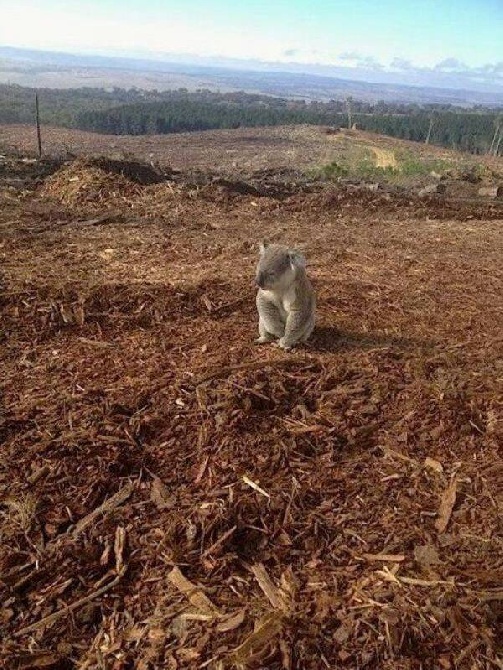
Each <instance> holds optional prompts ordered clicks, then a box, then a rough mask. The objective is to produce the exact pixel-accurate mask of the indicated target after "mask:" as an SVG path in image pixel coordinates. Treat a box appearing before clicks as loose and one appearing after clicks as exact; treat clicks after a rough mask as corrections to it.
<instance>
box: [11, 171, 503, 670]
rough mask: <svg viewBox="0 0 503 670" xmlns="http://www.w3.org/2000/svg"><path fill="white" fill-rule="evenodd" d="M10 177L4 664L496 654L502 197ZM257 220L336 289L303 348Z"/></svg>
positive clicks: (468, 662)
mask: <svg viewBox="0 0 503 670" xmlns="http://www.w3.org/2000/svg"><path fill="white" fill-rule="evenodd" d="M0 197H1V207H0V225H1V229H0V234H1V242H0V244H1V247H0V253H1V254H2V272H3V276H2V296H1V309H2V323H3V333H2V339H3V342H2V354H1V355H2V366H3V370H4V374H3V378H2V380H1V389H2V395H3V410H2V415H1V416H0V430H1V438H2V449H1V452H0V495H1V497H0V515H1V516H0V523H1V525H0V534H1V537H0V539H1V542H0V587H1V588H2V602H3V609H2V612H1V614H0V625H1V628H2V635H1V640H2V641H1V643H0V659H2V660H3V661H4V663H5V664H6V667H12V668H29V667H52V668H114V670H116V669H122V668H124V669H126V668H139V669H140V670H146V669H148V668H161V667H162V668H205V667H209V668H215V669H217V668H224V667H249V668H270V669H272V670H274V669H275V668H284V669H288V668H291V669H292V670H293V669H296V668H313V669H314V668H316V669H318V668H323V667H328V668H333V667H341V668H351V669H353V668H385V669H389V670H391V669H393V670H399V669H400V670H402V669H404V670H405V669H416V668H417V669H419V668H431V669H433V668H435V669H436V668H446V669H449V668H467V669H468V668H470V670H474V669H478V668H481V669H482V668H498V667H501V665H502V656H501V655H502V651H503V649H502V645H501V640H502V639H503V634H502V633H503V628H502V621H503V619H502V614H503V611H502V608H501V602H502V597H503V594H502V590H501V587H502V577H503V558H502V557H503V551H502V549H503V547H502V545H503V540H502V532H501V531H502V528H501V504H502V501H503V488H502V482H503V459H502V454H501V439H502V423H501V411H502V402H503V391H502V378H503V367H502V361H503V357H502V354H503V339H502V325H503V304H502V298H501V296H502V293H503V291H502V289H503V287H502V274H503V273H502V267H501V258H502V255H503V254H502V252H503V249H502V247H503V240H502V234H501V225H502V217H501V209H500V208H499V207H498V206H497V205H496V204H481V203H478V204H477V203H475V204H468V203H453V202H451V203H449V202H447V201H445V200H443V199H441V198H431V199H426V200H419V199H417V198H415V197H414V196H412V195H410V196H407V197H404V196H402V195H393V194H389V193H384V194H382V193H373V192H370V191H365V190H352V189H351V188H350V187H349V186H347V185H339V186H330V187H320V188H315V189H312V190H308V191H307V192H304V193H302V192H298V193H295V192H294V193H285V194H283V195H282V196H281V197H261V196H260V195H259V196H257V195H256V194H255V195H254V194H249V193H248V194H246V193H245V194H239V193H236V192H235V191H233V190H232V188H227V187H225V186H222V185H220V186H219V185H208V186H203V187H201V188H197V189H196V188H193V187H192V186H190V187H189V186H188V185H184V183H183V182H179V183H173V182H168V183H161V184H153V185H151V186H141V185H138V184H137V183H133V182H131V181H130V180H128V179H126V178H125V177H121V176H120V175H115V174H111V173H107V172H102V171H100V170H99V169H96V168H93V167H92V166H90V165H88V164H87V165H86V164H85V163H79V162H77V163H75V164H72V165H69V166H66V167H64V168H63V169H62V170H60V171H59V172H55V173H54V174H53V175H52V176H49V177H45V178H44V181H43V183H41V184H40V185H39V186H38V188H37V189H36V190H35V191H34V192H32V191H27V190H24V191H19V190H16V189H14V188H13V187H12V186H11V187H9V188H3V189H2V190H1V194H0ZM262 237H266V238H268V239H276V240H285V241H290V242H292V243H294V244H296V245H298V246H299V247H300V248H302V249H303V250H304V251H305V252H306V253H307V256H308V260H309V272H310V275H311V277H312V278H313V282H314V285H315V288H316V291H317V295H318V303H319V316H318V325H317V329H316V331H315V335H314V337H313V339H312V341H311V342H310V344H309V346H308V347H306V348H303V349H299V350H297V351H295V352H293V353H289V354H286V353H283V352H281V351H279V350H278V349H276V348H274V347H265V348H257V347H256V346H254V344H253V339H254V337H255V331H256V327H257V323H256V321H257V318H256V313H255V306H254V288H253V285H252V278H253V270H254V263H255V258H256V249H255V247H256V242H257V241H258V240H259V239H260V238H262Z"/></svg>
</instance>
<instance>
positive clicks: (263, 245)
mask: <svg viewBox="0 0 503 670" xmlns="http://www.w3.org/2000/svg"><path fill="white" fill-rule="evenodd" d="M268 246H269V244H268V242H266V241H265V240H262V242H261V243H260V244H259V251H260V255H261V256H263V255H264V252H265V250H266V249H267V247H268Z"/></svg>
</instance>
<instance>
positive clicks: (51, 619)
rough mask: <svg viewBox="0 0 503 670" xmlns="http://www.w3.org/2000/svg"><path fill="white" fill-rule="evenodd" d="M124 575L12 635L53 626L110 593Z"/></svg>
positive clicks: (24, 633)
mask: <svg viewBox="0 0 503 670" xmlns="http://www.w3.org/2000/svg"><path fill="white" fill-rule="evenodd" d="M123 574H124V573H121V574H119V575H117V576H116V577H115V578H114V579H112V581H111V582H110V583H109V584H106V585H105V586H102V587H101V588H100V589H97V590H96V591H94V592H93V593H90V594H89V595H88V596H85V597H84V598H81V599H80V600H76V601H75V602H74V603H71V605H65V607H62V608H61V609H60V610H58V611H57V612H53V613H52V614H49V615H48V616H46V617H44V618H43V619H40V620H39V621H36V622H35V623H32V624H30V625H29V626H26V627H25V628H21V630H18V631H16V632H15V633H13V636H14V637H21V635H26V634H27V633H31V632H33V631H34V630H38V629H39V628H43V627H44V626H48V625H50V624H53V623H54V622H55V621H57V620H58V619H60V618H61V617H62V616H64V615H65V614H68V613H69V612H73V611H74V610H76V609H78V608H79V607H82V605H85V604H86V603H88V602H91V600H94V599H95V598H99V597H100V596H102V595H103V594H104V593H106V592H107V591H110V589H113V587H114V586H116V585H117V584H118V583H119V582H120V580H121V578H122V575H123Z"/></svg>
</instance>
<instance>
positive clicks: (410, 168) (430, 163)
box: [397, 152, 454, 177]
mask: <svg viewBox="0 0 503 670" xmlns="http://www.w3.org/2000/svg"><path fill="white" fill-rule="evenodd" d="M397 160H398V164H399V166H400V173H401V174H402V175H403V176H404V177H421V176H424V175H429V174H430V172H436V173H437V174H443V173H444V172H446V171H447V170H450V169H452V168H453V167H454V166H453V164H452V163H450V162H449V161H446V160H442V159H440V158H421V157H420V156H418V155H417V154H414V153H412V152H404V153H403V154H402V155H401V156H398V157H397Z"/></svg>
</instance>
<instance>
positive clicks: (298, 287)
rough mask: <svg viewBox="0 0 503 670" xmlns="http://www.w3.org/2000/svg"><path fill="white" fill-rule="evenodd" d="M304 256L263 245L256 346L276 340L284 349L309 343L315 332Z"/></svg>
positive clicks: (258, 275)
mask: <svg viewBox="0 0 503 670" xmlns="http://www.w3.org/2000/svg"><path fill="white" fill-rule="evenodd" d="M305 267H306V261H305V258H304V256H303V255H302V254H301V253H299V252H298V251H295V250H294V249H289V248H288V247H286V246H283V245H280V244H267V243H265V242H262V243H261V245H260V258H259V262H258V264H257V273H256V277H255V282H256V284H257V285H258V287H259V288H258V292H257V309H258V314H259V324H258V329H259V338H258V339H257V340H256V342H257V344H263V343H265V342H271V341H272V340H274V339H275V338H276V339H278V340H279V342H278V344H279V346H280V347H282V348H283V349H286V350H288V349H291V348H292V347H293V346H295V344H297V343H298V342H306V340H307V339H308V338H309V336H310V335H311V333H312V332H313V330H314V323H315V309H316V297H315V294H314V291H313V288H312V286H311V282H310V281H309V279H308V278H307V276H306V270H305Z"/></svg>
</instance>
